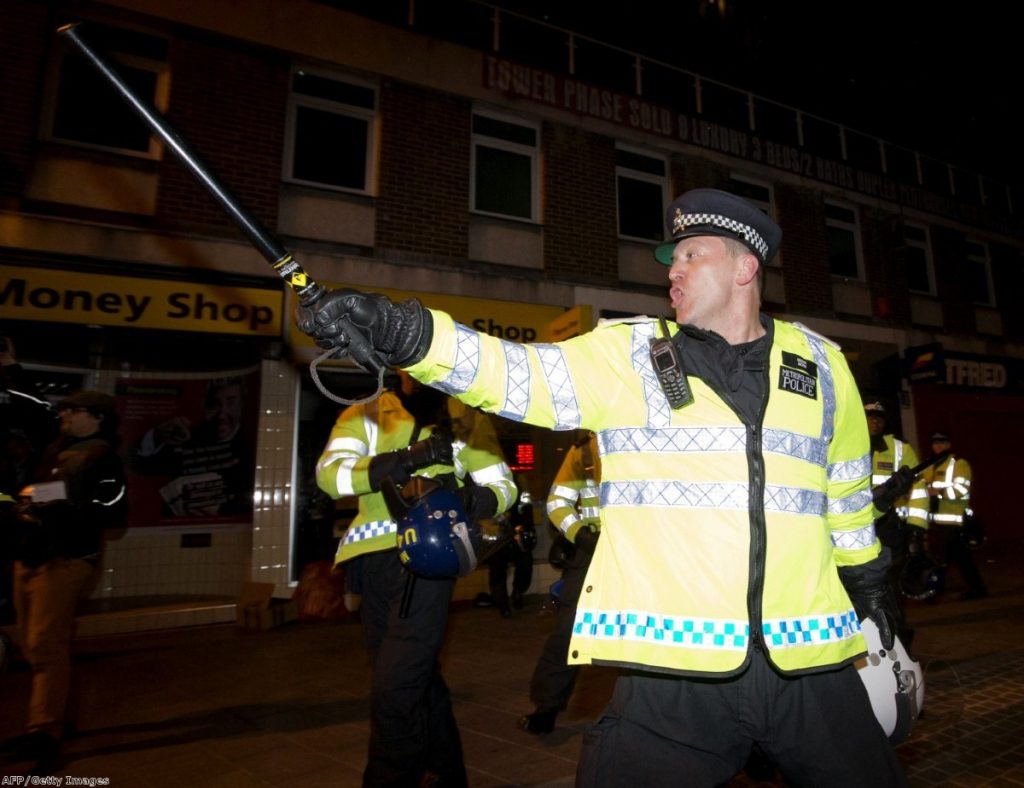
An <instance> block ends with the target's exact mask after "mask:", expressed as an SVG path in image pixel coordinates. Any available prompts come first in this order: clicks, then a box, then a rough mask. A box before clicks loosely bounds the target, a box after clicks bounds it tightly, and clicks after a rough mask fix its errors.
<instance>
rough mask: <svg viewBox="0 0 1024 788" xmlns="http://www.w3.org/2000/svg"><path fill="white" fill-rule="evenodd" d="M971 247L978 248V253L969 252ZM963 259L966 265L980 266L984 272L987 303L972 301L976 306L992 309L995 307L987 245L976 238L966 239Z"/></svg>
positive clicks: (993, 284)
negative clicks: (964, 258)
mask: <svg viewBox="0 0 1024 788" xmlns="http://www.w3.org/2000/svg"><path fill="white" fill-rule="evenodd" d="M972 246H977V247H979V250H980V253H974V252H972V251H971V247H972ZM965 247H966V248H965V253H966V254H965V257H966V259H967V263H968V265H980V266H981V267H982V270H983V271H984V272H985V284H986V285H987V288H986V289H987V290H988V300H987V301H974V304H975V305H976V306H986V307H994V306H995V305H996V294H995V283H994V282H993V281H992V255H991V253H990V252H989V248H988V244H987V243H985V241H982V240H980V239H978V238H967V239H966V240H965Z"/></svg>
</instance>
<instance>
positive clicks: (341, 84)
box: [284, 68, 377, 194]
mask: <svg viewBox="0 0 1024 788" xmlns="http://www.w3.org/2000/svg"><path fill="white" fill-rule="evenodd" d="M376 117H377V89H376V88H375V87H373V86H372V85H369V84H366V83H362V82H359V81H356V80H351V79H348V78H344V79H342V78H339V77H337V76H334V75H329V74H324V73H318V72H316V71H315V70H310V69H306V68H296V69H295V70H293V71H292V84H291V93H290V95H289V97H288V127H287V133H286V137H285V145H286V148H287V149H286V151H285V156H284V165H285V172H284V177H285V180H289V181H294V182H296V183H306V184H309V185H311V186H320V187H326V188H330V189H338V190H340V191H353V192H360V193H363V194H369V193H371V192H372V184H373V163H374V150H373V143H374V136H375V128H374V127H375V122H376Z"/></svg>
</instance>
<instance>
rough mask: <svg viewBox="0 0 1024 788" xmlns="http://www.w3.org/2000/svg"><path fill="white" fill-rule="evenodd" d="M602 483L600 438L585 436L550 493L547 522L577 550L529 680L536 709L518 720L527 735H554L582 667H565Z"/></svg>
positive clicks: (567, 563) (594, 534)
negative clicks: (552, 629)
mask: <svg viewBox="0 0 1024 788" xmlns="http://www.w3.org/2000/svg"><path fill="white" fill-rule="evenodd" d="M600 482H601V458H600V455H599V453H598V448H597V436H596V435H594V433H592V432H590V433H585V434H584V435H583V436H582V437H581V438H580V439H579V440H577V441H576V442H575V443H574V444H573V445H572V447H571V448H570V449H569V451H568V452H566V454H565V459H564V460H562V464H561V466H560V467H559V469H558V473H557V474H555V479H554V481H553V482H552V484H551V490H550V491H549V492H548V501H547V512H548V518H549V519H550V520H551V523H552V524H553V525H554V526H555V527H556V528H557V529H558V531H559V533H560V534H561V535H562V536H563V537H564V538H565V539H567V540H568V541H569V542H570V543H571V544H572V545H573V547H574V549H573V550H572V551H571V554H570V555H568V556H567V557H566V559H565V566H564V569H563V570H562V591H561V593H560V595H559V600H558V601H559V605H558V612H557V619H558V620H557V622H556V623H555V629H554V631H553V632H552V633H551V634H550V635H548V638H547V640H545V641H544V648H543V650H542V651H541V654H540V659H539V660H538V661H537V665H536V667H534V669H533V677H532V678H531V679H530V700H532V701H533V702H534V704H535V705H536V709H535V710H534V711H533V713H531V714H527V715H525V716H523V717H520V718H519V727H520V728H522V729H523V730H524V731H527V732H529V733H537V734H544V733H550V732H551V731H552V730H554V728H555V718H556V717H557V716H558V713H559V712H560V711H564V710H565V707H566V704H567V703H568V702H569V698H570V697H571V696H572V690H573V687H575V686H576V676H577V674H578V673H579V665H569V664H566V657H567V655H568V653H569V640H570V639H571V638H572V630H573V624H574V623H575V620H576V602H577V600H578V599H579V596H580V591H581V590H582V588H583V581H584V579H585V578H586V576H587V568H588V567H589V566H590V558H591V556H592V555H593V554H594V547H595V546H596V544H597V535H598V533H599V532H600V530H601V513H600V502H601V501H600V488H599V486H598V485H599V484H600Z"/></svg>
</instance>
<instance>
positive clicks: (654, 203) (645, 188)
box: [615, 147, 668, 241]
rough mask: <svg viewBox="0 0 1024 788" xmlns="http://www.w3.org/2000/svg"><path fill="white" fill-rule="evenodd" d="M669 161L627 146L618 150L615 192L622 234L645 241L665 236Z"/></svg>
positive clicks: (660, 238) (616, 152) (616, 154)
mask: <svg viewBox="0 0 1024 788" xmlns="http://www.w3.org/2000/svg"><path fill="white" fill-rule="evenodd" d="M667 192H668V164H667V162H666V161H665V159H664V158H662V157H660V156H651V155H650V154H649V153H641V152H639V151H637V150H633V149H630V148H627V147H618V148H616V150H615V193H616V197H617V199H618V210H619V237H620V238H630V239H635V240H641V241H661V240H664V238H665V234H666V230H665V224H664V221H665V195H666V194H667Z"/></svg>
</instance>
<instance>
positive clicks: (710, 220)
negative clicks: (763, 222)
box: [672, 212, 768, 259]
mask: <svg viewBox="0 0 1024 788" xmlns="http://www.w3.org/2000/svg"><path fill="white" fill-rule="evenodd" d="M709 224H710V225H711V226H712V227H721V228H722V229H724V230H728V231H729V232H732V233H735V234H736V235H738V236H740V237H741V238H743V239H744V240H745V241H746V242H747V243H748V244H749V245H750V246H752V247H753V248H754V249H756V250H757V252H758V253H759V254H760V255H761V257H762V258H765V259H767V257H768V244H767V243H766V242H765V240H764V238H762V237H761V234H760V233H759V232H758V231H757V230H755V229H754V228H753V227H751V226H750V225H749V224H743V222H737V221H736V220H735V219H730V218H729V217H728V216H721V215H720V214H717V213H682V212H676V217H675V219H674V220H673V222H672V234H673V235H676V234H677V233H681V232H684V231H686V230H688V229H689V228H691V227H702V226H707V225H709Z"/></svg>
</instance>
